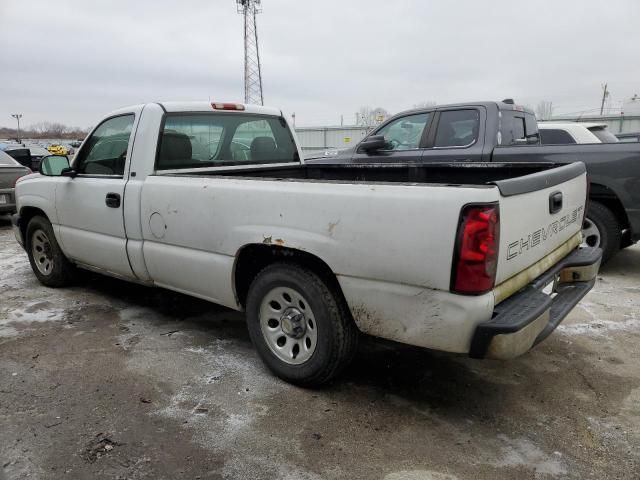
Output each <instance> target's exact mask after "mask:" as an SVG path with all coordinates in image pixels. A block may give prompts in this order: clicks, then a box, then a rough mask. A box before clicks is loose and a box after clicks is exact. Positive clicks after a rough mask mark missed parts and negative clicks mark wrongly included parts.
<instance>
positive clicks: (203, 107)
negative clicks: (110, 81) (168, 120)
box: [158, 100, 282, 116]
mask: <svg viewBox="0 0 640 480" xmlns="http://www.w3.org/2000/svg"><path fill="white" fill-rule="evenodd" d="M158 103H159V104H160V105H161V106H162V107H164V109H165V110H166V111H167V112H172V113H175V112H224V113H254V114H259V115H275V116H280V115H282V111H281V110H279V109H277V108H271V107H263V106H262V105H252V104H244V103H237V102H231V103H235V104H237V105H242V106H243V107H244V110H222V109H214V108H213V107H212V106H211V104H212V103H216V104H217V103H220V104H222V103H227V102H218V101H217V100H216V101H211V102H202V101H198V102H158Z"/></svg>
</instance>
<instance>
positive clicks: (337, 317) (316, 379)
mask: <svg viewBox="0 0 640 480" xmlns="http://www.w3.org/2000/svg"><path fill="white" fill-rule="evenodd" d="M281 287H284V288H288V289H292V290H294V291H295V292H297V293H298V294H300V295H301V296H302V297H304V298H305V299H307V302H308V304H309V307H310V309H311V313H312V316H313V317H315V328H317V332H316V335H317V338H316V345H315V349H314V350H313V353H312V354H311V356H310V358H308V359H307V360H306V361H304V363H302V364H298V365H292V364H289V363H286V362H285V361H283V360H281V359H280V358H278V356H276V354H274V352H273V351H272V350H271V348H270V347H269V344H268V343H267V339H266V338H265V335H264V334H263V331H262V328H261V325H260V308H261V305H262V302H263V300H264V299H265V298H267V295H268V294H269V293H270V292H272V291H273V289H276V288H281ZM247 326H248V329H249V336H250V337H251V341H252V342H253V344H254V345H255V347H256V349H257V350H258V354H259V355H260V357H261V358H262V360H263V361H264V363H265V364H266V365H267V366H268V367H269V369H270V370H271V371H272V372H273V373H274V374H276V375H277V376H278V377H280V378H282V379H283V380H285V381H287V382H290V383H293V384H296V385H300V386H303V387H316V386H320V385H322V384H325V383H327V382H329V381H330V380H332V379H333V378H335V377H336V376H337V375H338V374H339V373H340V371H341V370H342V369H343V368H344V367H345V366H346V365H348V363H349V362H350V361H351V359H352V358H353V355H354V354H355V352H356V349H357V343H358V329H357V327H356V325H355V323H354V321H353V319H352V317H351V312H350V311H349V309H348V308H347V304H346V301H345V300H344V297H343V296H342V294H341V292H339V291H337V289H336V288H333V287H332V286H330V285H328V284H327V282H325V281H323V280H322V278H321V277H320V276H318V275H317V274H316V273H314V272H313V271H311V270H309V269H307V268H305V267H302V266H300V265H297V264H292V263H274V264H272V265H269V266H267V267H266V268H264V269H263V270H262V271H261V272H260V273H259V274H258V275H257V276H256V277H255V279H254V280H253V282H252V284H251V286H250V287H249V293H248V296H247Z"/></svg>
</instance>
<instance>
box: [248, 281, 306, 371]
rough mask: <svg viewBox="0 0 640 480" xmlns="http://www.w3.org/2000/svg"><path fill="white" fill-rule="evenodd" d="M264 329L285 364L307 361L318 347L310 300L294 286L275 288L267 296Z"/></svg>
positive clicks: (263, 309) (262, 320) (263, 307)
mask: <svg viewBox="0 0 640 480" xmlns="http://www.w3.org/2000/svg"><path fill="white" fill-rule="evenodd" d="M260 328H261V329H262V335H263V336H264V339H265V340H266V342H267V345H269V348H270V349H271V351H272V352H273V353H274V355H275V356H276V357H278V358H279V359H280V360H282V361H283V362H285V363H288V364H291V365H299V364H301V363H304V362H306V361H307V360H309V358H311V355H313V352H314V351H315V349H316V344H317V339H318V327H317V325H316V319H315V317H314V316H313V312H312V311H311V307H310V306H309V302H307V300H306V299H305V298H304V297H303V296H302V295H300V294H299V293H298V292H296V291H295V290H294V289H292V288H289V287H278V288H274V289H273V290H271V291H270V292H269V293H267V294H266V295H265V296H264V298H263V299H262V303H261V305H260Z"/></svg>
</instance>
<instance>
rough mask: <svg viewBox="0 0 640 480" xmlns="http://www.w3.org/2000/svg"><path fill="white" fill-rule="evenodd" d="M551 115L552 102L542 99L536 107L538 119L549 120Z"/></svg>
mask: <svg viewBox="0 0 640 480" xmlns="http://www.w3.org/2000/svg"><path fill="white" fill-rule="evenodd" d="M552 116H553V103H551V102H548V101H546V100H542V101H541V102H539V103H538V106H537V107H536V117H538V120H551V117H552Z"/></svg>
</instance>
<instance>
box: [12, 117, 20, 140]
mask: <svg viewBox="0 0 640 480" xmlns="http://www.w3.org/2000/svg"><path fill="white" fill-rule="evenodd" d="M11 116H12V117H13V118H15V119H16V120H17V121H18V142H19V141H20V119H21V118H22V114H21V113H12V114H11Z"/></svg>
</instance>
